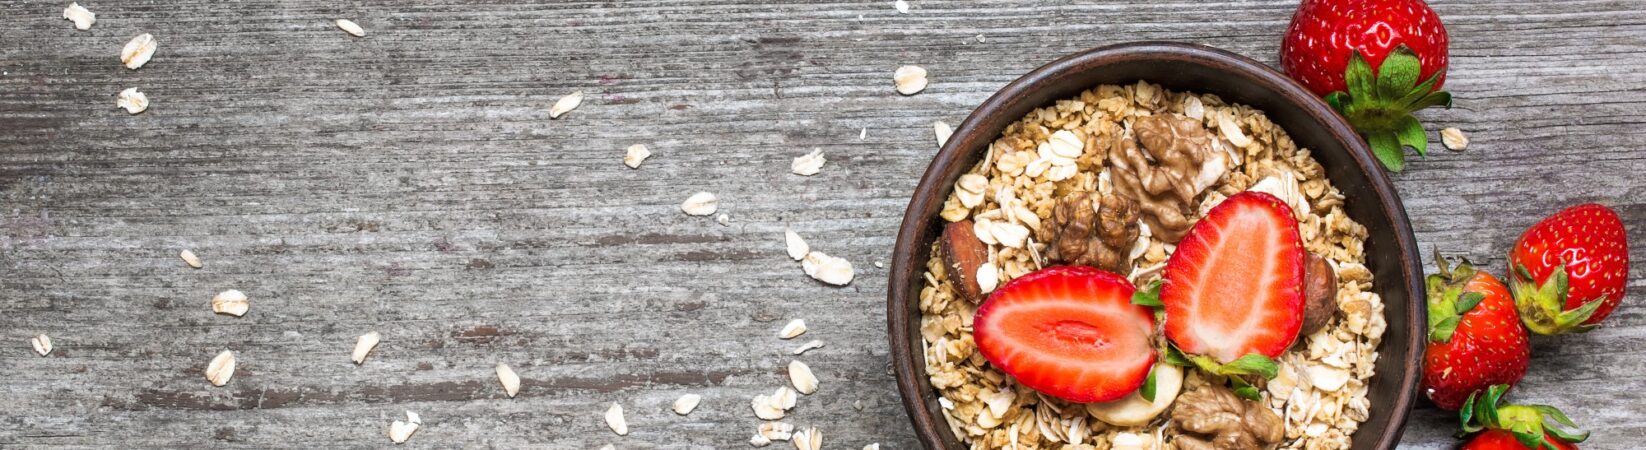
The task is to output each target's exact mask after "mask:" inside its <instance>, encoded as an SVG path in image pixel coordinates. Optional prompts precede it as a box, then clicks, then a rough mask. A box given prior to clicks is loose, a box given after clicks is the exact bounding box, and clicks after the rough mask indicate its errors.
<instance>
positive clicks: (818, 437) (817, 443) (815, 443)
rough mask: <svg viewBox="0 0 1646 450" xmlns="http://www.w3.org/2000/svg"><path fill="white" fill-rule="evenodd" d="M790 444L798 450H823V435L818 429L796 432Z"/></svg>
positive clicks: (812, 428)
mask: <svg viewBox="0 0 1646 450" xmlns="http://www.w3.org/2000/svg"><path fill="white" fill-rule="evenodd" d="M789 442H790V443H792V444H794V448H795V449H796V450H819V449H822V448H823V433H820V432H818V431H817V427H811V428H807V429H804V430H800V431H796V432H794V435H793V436H791V437H790V438H789Z"/></svg>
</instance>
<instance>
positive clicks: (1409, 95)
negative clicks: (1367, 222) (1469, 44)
mask: <svg viewBox="0 0 1646 450" xmlns="http://www.w3.org/2000/svg"><path fill="white" fill-rule="evenodd" d="M1422 70H1423V65H1422V61H1420V60H1419V59H1418V57H1417V54H1416V53H1413V52H1412V50H1411V49H1410V48H1407V47H1406V46H1404V45H1403V46H1400V47H1396V48H1395V49H1394V51H1392V52H1390V53H1389V55H1388V56H1386V57H1385V58H1384V59H1383V63H1382V65H1380V66H1379V67H1378V69H1377V71H1375V72H1374V71H1373V70H1372V65H1371V63H1369V62H1367V61H1366V59H1365V58H1363V57H1361V55H1360V52H1358V51H1357V52H1355V53H1354V54H1353V55H1351V56H1350V58H1349V64H1348V66H1347V67H1346V68H1345V69H1344V70H1343V82H1344V84H1345V85H1346V86H1348V92H1343V91H1338V92H1333V93H1331V94H1328V95H1326V97H1325V100H1326V103H1327V104H1329V105H1331V106H1332V109H1335V110H1337V112H1338V113H1339V114H1342V115H1343V117H1344V118H1346V119H1348V120H1349V124H1350V125H1351V126H1353V127H1354V128H1355V131H1356V132H1358V133H1360V135H1361V136H1363V137H1365V138H1366V144H1367V145H1369V146H1370V147H1371V148H1372V154H1373V155H1374V156H1376V157H1377V159H1378V161H1379V162H1382V163H1383V166H1384V167H1386V168H1388V169H1389V170H1391V171H1394V172H1399V171H1401V170H1405V168H1406V148H1407V147H1410V148H1412V150H1413V151H1415V152H1417V154H1418V156H1424V155H1427V154H1428V145H1429V138H1428V136H1427V135H1426V134H1425V133H1424V131H1423V124H1421V123H1419V122H1418V121H1417V118H1416V117H1413V116H1412V113H1413V112H1416V111H1418V110H1421V109H1424V108H1429V107H1432V106H1444V107H1447V108H1451V107H1452V95H1451V94H1448V93H1446V92H1445V91H1434V86H1435V84H1436V83H1437V82H1439V79H1440V74H1441V73H1442V72H1437V73H1435V74H1434V75H1432V76H1430V77H1429V79H1427V80H1423V81H1422V82H1421V83H1420V82H1418V77H1419V76H1420V75H1421V73H1422ZM1442 70H1444V69H1442ZM1431 91H1433V92H1431Z"/></svg>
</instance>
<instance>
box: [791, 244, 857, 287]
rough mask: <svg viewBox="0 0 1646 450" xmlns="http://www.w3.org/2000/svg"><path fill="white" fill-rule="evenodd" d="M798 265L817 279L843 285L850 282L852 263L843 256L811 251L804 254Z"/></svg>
mask: <svg viewBox="0 0 1646 450" xmlns="http://www.w3.org/2000/svg"><path fill="white" fill-rule="evenodd" d="M800 266H801V268H802V269H804V270H805V271H806V275H810V276H811V277H812V278H813V279H816V280H817V281H822V282H824V283H828V284H832V285H835V286H845V285H847V284H849V283H851V282H852V263H851V261H847V260H846V259H845V258H837V257H834V256H829V255H828V254H825V253H823V252H818V251H813V252H811V253H807V254H806V258H805V259H802V260H801V261H800Z"/></svg>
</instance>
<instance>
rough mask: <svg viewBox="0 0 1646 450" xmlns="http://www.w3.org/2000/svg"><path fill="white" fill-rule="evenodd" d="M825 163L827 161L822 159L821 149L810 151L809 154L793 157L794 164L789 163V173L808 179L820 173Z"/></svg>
mask: <svg viewBox="0 0 1646 450" xmlns="http://www.w3.org/2000/svg"><path fill="white" fill-rule="evenodd" d="M825 162H828V160H827V159H824V158H823V149H820V148H817V149H812V152H811V153H807V154H804V155H800V156H796V157H794V162H791V163H789V171H790V172H794V174H795V175H800V176H805V177H809V176H812V175H817V172H819V171H822V170H823V163H825Z"/></svg>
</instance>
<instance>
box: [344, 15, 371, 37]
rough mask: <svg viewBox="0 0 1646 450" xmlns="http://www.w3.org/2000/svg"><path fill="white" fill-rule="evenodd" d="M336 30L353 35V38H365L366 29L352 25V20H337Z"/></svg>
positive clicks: (355, 24)
mask: <svg viewBox="0 0 1646 450" xmlns="http://www.w3.org/2000/svg"><path fill="white" fill-rule="evenodd" d="M337 28H339V29H342V30H343V31H344V32H346V33H349V34H352V35H354V37H365V36H366V29H365V28H360V24H358V23H354V21H353V20H349V19H337Z"/></svg>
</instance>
